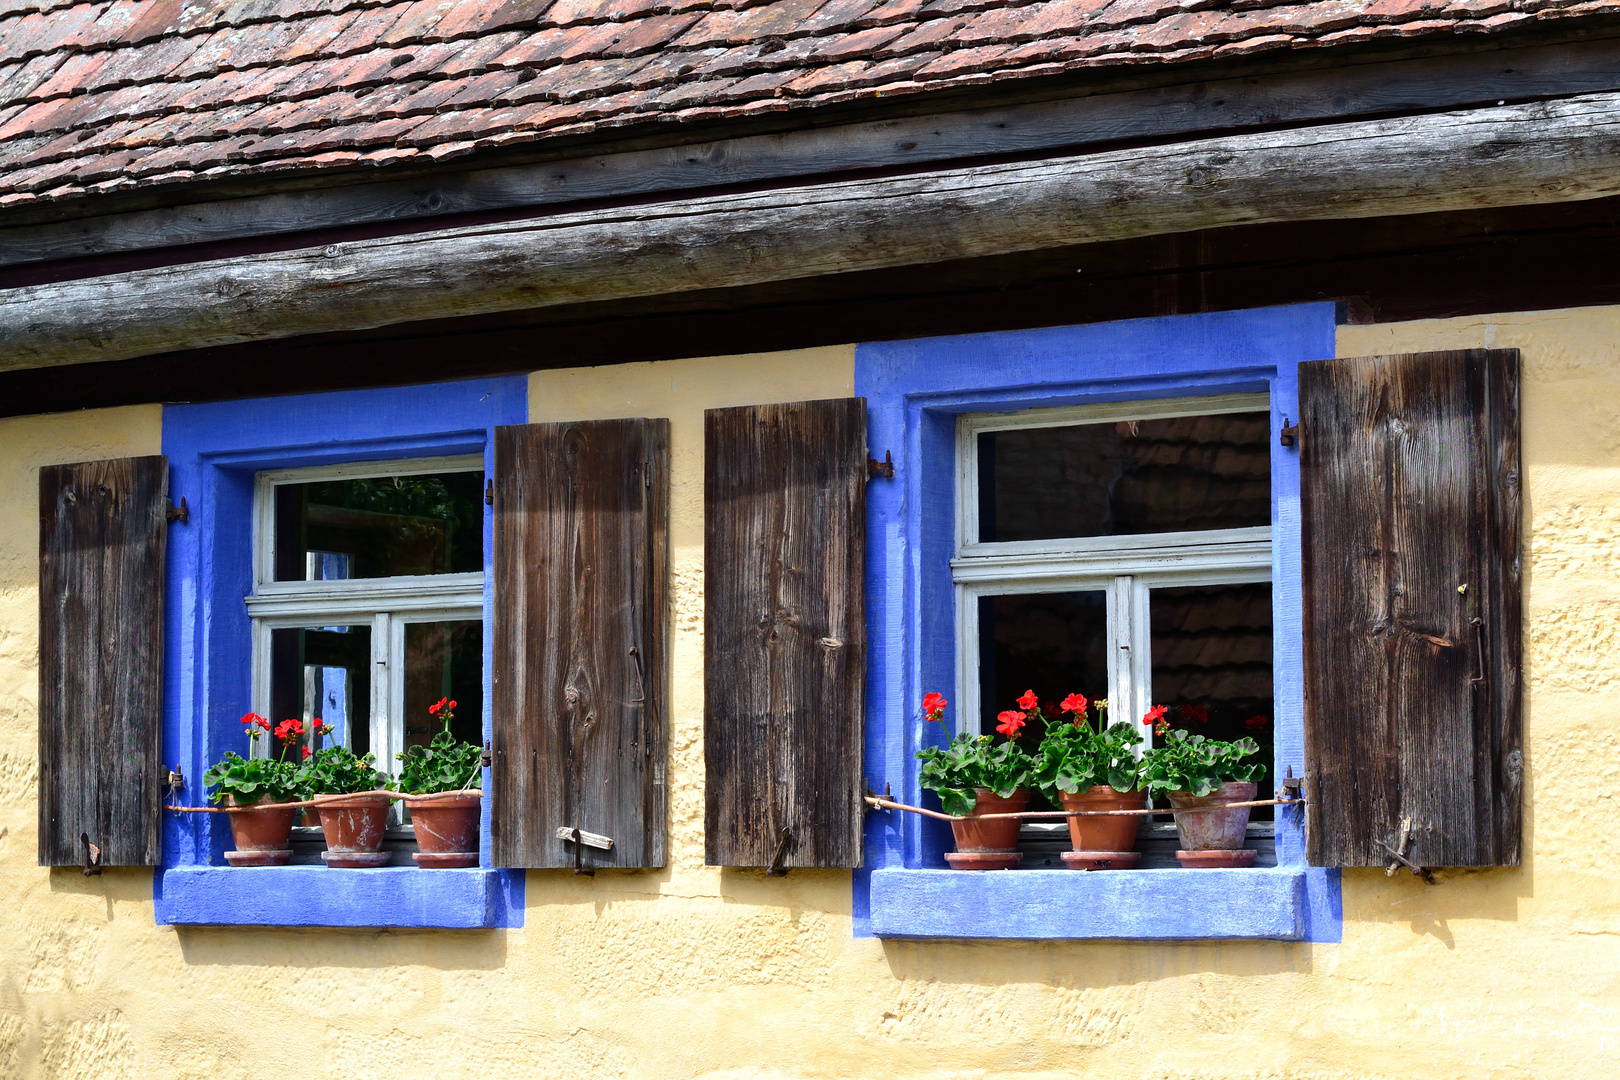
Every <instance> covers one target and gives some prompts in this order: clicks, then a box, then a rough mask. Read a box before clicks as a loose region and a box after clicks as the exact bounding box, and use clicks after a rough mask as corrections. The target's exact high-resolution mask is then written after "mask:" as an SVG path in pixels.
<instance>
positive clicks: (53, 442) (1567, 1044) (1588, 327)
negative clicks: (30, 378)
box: [0, 309, 1620, 1080]
mask: <svg viewBox="0 0 1620 1080" xmlns="http://www.w3.org/2000/svg"><path fill="white" fill-rule="evenodd" d="M1479 344H1496V345H1516V346H1518V347H1520V348H1521V349H1523V350H1524V354H1525V362H1526V366H1525V371H1526V382H1525V407H1526V417H1525V435H1526V438H1525V466H1526V477H1527V483H1528V489H1527V495H1528V498H1527V510H1526V512H1527V520H1528V521H1529V522H1530V524H1531V537H1530V542H1529V545H1528V557H1529V560H1530V561H1529V574H1528V578H1529V582H1530V596H1529V602H1528V612H1527V614H1528V634H1529V639H1530V640H1529V649H1528V655H1529V665H1530V671H1529V698H1528V701H1527V710H1526V723H1527V736H1528V738H1527V746H1528V753H1527V757H1528V766H1529V778H1530V779H1529V783H1530V792H1531V799H1532V805H1531V813H1530V815H1529V817H1528V825H1527V828H1528V830H1529V833H1528V840H1529V844H1528V845H1527V851H1528V856H1527V859H1526V864H1525V866H1523V867H1522V868H1519V869H1517V870H1491V871H1475V872H1443V873H1442V874H1441V879H1442V884H1441V885H1439V886H1437V887H1435V888H1432V889H1431V888H1428V887H1426V886H1424V885H1423V884H1421V883H1420V882H1417V881H1416V880H1414V879H1412V878H1410V877H1401V878H1396V879H1386V878H1385V877H1384V875H1383V874H1382V873H1380V872H1378V871H1357V872H1352V873H1348V874H1346V876H1345V890H1344V899H1345V929H1344V942H1343V944H1341V945H1314V946H1313V945H1292V944H1281V943H1276V942H1254V943H1229V944H1221V945H1214V944H1210V945H1205V944H1175V945H1140V944H1073V945H1064V944H1059V945H1021V944H1006V943H1004V944H990V943H986V944H969V943H962V944H939V943H933V944H917V943H904V942H895V943H888V944H885V943H882V942H878V941H874V940H871V939H865V940H855V939H853V938H851V936H850V930H849V919H850V891H849V876H848V874H847V873H839V872H830V871H829V872H804V871H795V872H794V873H793V874H791V875H789V876H788V877H787V878H786V879H783V880H770V879H766V878H765V877H764V876H763V875H762V874H761V873H759V872H750V871H721V870H716V869H711V868H705V867H703V865H702V835H701V822H702V795H701V784H702V773H703V767H702V720H701V706H702V672H701V644H702V627H701V613H702V580H701V567H702V499H701V495H702V455H701V445H702V442H701V440H702V409H703V408H704V407H706V406H713V405H729V404H746V403H751V402H758V401H770V400H791V399H796V398H809V397H826V396H837V395H841V394H847V393H849V392H850V386H851V382H852V371H853V361H852V355H851V350H848V349H831V350H820V351H817V352H813V353H802V354H793V355H788V356H764V357H732V358H722V359H714V360H694V361H682V362H674V363H660V364H653V365H631V366H625V367H614V368H598V369H591V370H574V371H553V372H546V373H543V374H539V375H536V376H534V377H533V379H532V381H531V407H532V409H533V416H534V419H536V420H545V419H561V418H582V417H612V416H640V415H667V416H669V417H670V418H671V420H672V438H673V446H672V451H673V457H674V466H675V477H674V501H673V508H672V512H673V515H674V520H673V523H672V524H673V527H672V541H673V545H674V574H675V628H676V639H675V642H674V649H673V654H672V655H673V664H674V670H675V686H674V708H673V737H672V751H671V753H672V761H671V769H670V777H671V787H672V794H673V797H672V800H671V810H670V815H671V823H670V827H671V838H672V851H673V855H672V859H671V866H670V867H669V868H668V869H666V870H663V871H656V872H654V871H648V872H630V873H611V872H608V873H599V874H598V875H597V876H596V877H595V878H594V879H589V878H585V879H576V878H574V877H573V876H572V875H570V874H567V873H533V874H530V875H529V885H528V911H527V926H526V927H525V928H524V929H521V930H513V931H495V932H490V933H450V932H432V931H428V932H366V931H314V932H308V931H305V932H299V931H290V930H181V931H176V930H175V929H173V928H157V927H154V926H153V925H152V904H151V885H150V875H149V874H145V873H124V872H118V873H109V874H108V875H106V876H105V877H103V878H98V879H85V878H83V877H80V876H79V875H78V874H77V872H75V871H71V870H67V871H45V870H41V869H39V868H37V867H35V865H34V843H35V837H34V813H35V810H34V800H33V788H32V784H33V769H34V750H33V747H34V724H35V713H34V699H35V686H34V679H35V672H34V663H35V649H36V645H35V637H36V613H35V604H36V599H35V596H34V591H33V590H34V588H35V570H34V559H35V550H36V543H37V540H36V537H35V534H34V522H35V510H34V506H33V500H34V498H35V495H34V490H35V488H34V485H35V473H34V470H35V469H36V467H37V466H38V464H40V463H42V462H46V461H66V460H77V459H81V458H86V457H93V456H98V455H104V454H123V453H150V452H154V450H155V447H156V445H157V414H156V411H155V410H121V411H118V412H105V413H90V414H80V415H76V416H66V417H49V418H41V419H29V420H5V421H0V506H3V509H4V511H5V512H4V513H0V735H3V736H4V738H3V739H0V753H3V754H4V755H6V756H4V757H0V830H4V831H3V832H0V943H3V944H0V1077H10V1076H27V1077H35V1076H53V1077H54V1076H62V1077H69V1076H71V1077H123V1076H136V1075H140V1076H161V1077H229V1078H235V1077H247V1076H264V1075H272V1076H274V1075H281V1076H287V1077H295V1076H296V1077H331V1078H338V1077H343V1078H355V1080H359V1078H369V1077H380V1078H387V1080H400V1078H402V1077H407V1076H419V1075H451V1074H453V1075H457V1076H476V1075H493V1076H503V1077H504V1076H543V1077H548V1078H551V1077H556V1078H563V1080H567V1078H571V1077H586V1076H589V1077H621V1076H623V1077H659V1078H662V1077H671V1078H680V1080H686V1078H703V1080H720V1078H725V1080H743V1078H749V1080H789V1078H801V1077H802V1078H818V1080H820V1078H838V1077H862V1078H864V1077H874V1076H881V1077H885V1078H894V1080H902V1078H910V1077H916V1078H924V1077H926V1078H930V1080H936V1078H938V1080H943V1078H958V1077H961V1078H966V1077H974V1078H995V1077H1019V1078H1025V1080H1046V1078H1057V1077H1072V1076H1076V1075H1084V1076H1087V1077H1099V1078H1113V1077H1119V1078H1130V1080H1159V1078H1163V1080H1172V1078H1174V1080H1204V1078H1209V1080H1215V1078H1237V1077H1244V1078H1250V1077H1254V1078H1262V1080H1283V1078H1287V1080H1329V1078H1332V1080H1339V1078H1344V1080H1351V1078H1354V1080H1382V1078H1394V1077H1400V1078H1403V1080H1407V1078H1411V1077H1446V1078H1451V1077H1457V1078H1463V1077H1469V1078H1472V1077H1487V1076H1524V1077H1549V1078H1555V1077H1559V1078H1561V1077H1571V1078H1573V1077H1590V1076H1605V1075H1608V1074H1610V1073H1612V1072H1613V1071H1614V1068H1615V1065H1616V1063H1617V1062H1620V1052H1617V1051H1616V1049H1615V1046H1616V1043H1617V1040H1620V1016H1617V1009H1620V995H1617V994H1616V986H1615V980H1616V975H1615V972H1616V971H1617V970H1620V947H1617V946H1620V889H1617V888H1615V886H1614V885H1613V884H1612V880H1613V875H1612V869H1611V867H1612V863H1613V861H1614V858H1615V856H1616V855H1617V854H1620V850H1617V849H1620V844H1617V842H1616V841H1615V840H1614V839H1613V837H1612V830H1610V829H1609V828H1608V824H1609V822H1610V820H1611V819H1612V818H1613V817H1614V814H1615V807H1614V797H1613V790H1614V783H1613V780H1614V778H1615V776H1616V774H1617V773H1620V743H1617V740H1616V737H1615V735H1614V731H1615V727H1616V724H1617V722H1620V708H1617V707H1616V706H1615V705H1613V704H1612V702H1613V699H1614V695H1613V693H1612V692H1611V691H1612V689H1613V688H1614V687H1615V686H1616V685H1620V655H1617V654H1616V653H1615V651H1614V650H1613V649H1612V648H1611V647H1610V646H1611V644H1612V643H1615V642H1620V577H1617V576H1616V574H1615V571H1616V570H1617V569H1620V554H1616V552H1620V404H1617V403H1620V309H1605V310H1593V311H1579V312H1570V313H1563V314H1552V315H1523V316H1512V317H1504V318H1503V319H1500V320H1478V319H1474V320H1455V321H1450V322H1436V323H1418V324H1409V325H1401V326H1382V327H1347V328H1344V329H1343V330H1342V331H1341V336H1340V352H1341V354H1343V355H1355V354H1361V353H1369V352H1390V351H1401V350H1410V349H1427V348H1453V347H1459V346H1463V345H1479ZM1574 805H1579V806H1581V807H1584V808H1586V809H1585V810H1584V816H1583V817H1577V816H1575V815H1572V814H1569V813H1566V812H1564V811H1563V810H1562V808H1563V807H1566V806H1574ZM1538 806H1539V808H1540V809H1541V810H1542V813H1540V814H1537V813H1535V812H1534V811H1535V810H1536V808H1537V807H1538Z"/></svg>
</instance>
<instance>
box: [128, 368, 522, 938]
mask: <svg viewBox="0 0 1620 1080" xmlns="http://www.w3.org/2000/svg"><path fill="white" fill-rule="evenodd" d="M527 420H528V380H527V379H526V378H523V377H521V376H518V377H513V378H503V379H478V380H469V381H464V382H450V383H440V384H435V385H431V386H414V387H399V388H391V389H385V390H356V391H345V392H340V393H331V394H309V395H300V396H293V397H278V398H261V399H256V400H251V401H232V402H221V403H218V404H208V405H174V406H166V407H165V408H164V410H163V452H164V453H165V454H166V455H168V458H169V466H170V470H171V476H170V480H169V490H170V494H171V497H172V498H173V499H174V500H175V502H177V503H178V502H179V500H180V499H181V498H182V497H185V498H186V500H187V502H188V505H189V506H190V507H191V520H190V522H189V523H188V524H183V525H176V526H175V527H174V528H173V529H172V530H171V531H170V534H169V562H168V568H167V574H168V584H167V588H166V592H165V597H164V601H165V612H164V621H165V627H164V632H165V652H164V705H163V760H164V761H165V762H167V763H170V764H176V763H178V764H179V765H180V766H181V769H182V771H183V772H184V774H185V776H186V778H187V784H188V787H187V790H186V793H185V796H186V799H187V800H188V801H197V800H201V799H202V798H203V792H202V789H201V785H200V778H201V776H202V774H203V770H205V769H206V768H207V767H208V766H209V765H210V764H211V763H212V762H214V761H215V760H217V759H218V758H219V756H220V754H222V753H224V752H225V751H226V750H235V751H237V752H238V753H241V752H243V747H244V740H243V737H242V725H241V722H240V718H241V716H242V714H243V713H245V712H247V711H248V709H249V708H250V705H251V696H252V694H251V682H250V680H251V662H252V643H251V638H250V623H249V620H248V616H247V608H246V606H245V605H244V603H243V598H244V597H245V596H247V595H248V594H249V593H251V592H252V590H253V569H252V555H253V548H252V545H253V521H252V517H253V482H254V474H255V473H257V472H259V471H261V470H265V469H286V468H299V467H304V466H314V465H331V464H337V463H340V462H351V461H382V460H390V459H400V458H423V457H443V456H449V455H457V454H482V455H484V462H485V468H486V470H487V469H489V468H490V467H491V464H492V462H491V459H490V455H491V454H492V453H493V446H494V438H493V429H494V428H495V427H496V426H498V425H503V424H521V423H525V422H527ZM493 547H494V545H493V538H492V536H491V519H490V515H489V514H488V513H487V512H486V514H485V517H484V572H485V576H486V577H485V580H486V581H490V580H493V576H492V575H491V574H490V559H491V555H492V552H493ZM490 603H491V600H490V591H489V588H488V587H487V586H486V588H485V592H484V618H485V625H488V624H489V620H490V614H491V613H490ZM491 648H492V642H491V640H490V636H489V635H488V634H485V635H484V673H485V674H484V678H485V680H486V681H485V693H484V701H485V713H484V732H485V735H486V737H487V736H488V734H489V730H490V719H489V711H488V710H489V705H488V703H489V701H490V694H489V687H488V679H489V671H490V660H491V657H490V649H491ZM489 779H490V778H489V776H488V774H487V773H486V774H485V777H484V784H485V788H486V790H487V789H488V785H489ZM482 837H483V839H482V844H483V851H482V854H481V862H482V865H483V866H484V867H488V866H489V863H490V854H489V800H488V799H485V800H484V822H483V830H482ZM229 845H230V826H229V824H228V823H227V822H226V820H225V818H224V815H221V814H164V822H163V860H164V861H163V868H162V870H161V872H159V873H158V874H157V875H156V879H155V882H154V889H153V891H154V895H155V898H156V901H157V921H158V923H160V924H171V923H172V924H182V925H233V926H355V927H396V926H397V927H413V926H414V927H442V928H488V927H502V926H522V925H523V910H524V893H523V885H524V878H523V872H522V871H519V870H493V869H468V870H418V869H416V868H414V867H399V868H388V869H381V870H336V869H329V868H327V867H320V866H284V867H256V868H234V867H227V866H225V865H224V857H223V856H224V852H225V851H226V850H227V848H228V847H229Z"/></svg>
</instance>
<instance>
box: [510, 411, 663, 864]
mask: <svg viewBox="0 0 1620 1080" xmlns="http://www.w3.org/2000/svg"><path fill="white" fill-rule="evenodd" d="M668 505H669V421H668V420H661V419H660V420H598V421H590V422H581V423H565V424H529V425H518V426H512V427H502V428H497V429H496V432H495V552H494V564H495V613H494V628H495V629H494V671H493V673H492V685H493V688H494V698H493V708H492V714H493V720H494V755H495V757H494V766H495V767H494V770H493V773H492V776H491V781H490V783H491V795H490V797H491V799H492V800H493V802H492V805H491V830H490V840H491V848H492V851H493V856H494V862H495V865H496V866H510V867H537V868H544V867H571V866H573V865H575V862H574V859H575V852H574V846H573V844H572V843H570V842H567V841H564V840H561V839H559V838H558V835H557V830H558V829H559V828H564V829H569V830H572V829H575V828H578V829H581V830H583V831H584V832H590V833H597V834H601V835H605V836H609V837H612V839H613V847H612V848H611V849H609V850H602V849H599V848H595V847H590V846H586V847H585V848H584V849H583V852H582V855H581V863H582V864H583V865H584V866H588V867H621V868H635V867H657V866H663V865H664V861H665V816H666V814H665V807H666V785H665V770H666V757H667V735H666V709H667V687H668V683H669V678H668V660H667V621H668V614H667V603H668V602H667V593H668V576H669V575H668V559H669V555H668V548H669V544H668V530H669V525H668V522H669V513H668Z"/></svg>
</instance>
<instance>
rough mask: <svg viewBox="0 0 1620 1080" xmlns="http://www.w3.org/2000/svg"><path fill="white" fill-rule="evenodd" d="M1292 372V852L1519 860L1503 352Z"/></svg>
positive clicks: (1512, 355)
mask: <svg viewBox="0 0 1620 1080" xmlns="http://www.w3.org/2000/svg"><path fill="white" fill-rule="evenodd" d="M1299 375H1300V382H1299V387H1300V410H1301V413H1302V429H1301V441H1300V477H1301V496H1302V501H1303V554H1304V575H1305V581H1304V616H1305V640H1304V654H1305V743H1306V760H1307V764H1306V773H1307V787H1306V792H1307V797H1308V799H1309V801H1308V802H1307V804H1306V828H1307V856H1308V858H1309V860H1310V862H1311V863H1313V864H1315V865H1327V866H1384V865H1387V864H1388V863H1389V862H1390V861H1391V859H1390V856H1389V853H1388V852H1387V851H1386V850H1385V849H1384V848H1383V847H1382V846H1380V842H1382V843H1385V844H1390V845H1391V846H1395V845H1397V844H1398V843H1399V839H1398V838H1399V836H1400V833H1401V829H1402V823H1403V821H1406V820H1410V822H1411V841H1410V845H1411V846H1410V847H1409V848H1408V849H1407V851H1406V855H1407V856H1408V857H1409V858H1410V859H1412V860H1413V861H1414V862H1416V863H1418V864H1420V865H1423V866H1499V865H1517V864H1518V862H1519V859H1520V842H1521V841H1520V833H1521V822H1522V815H1523V810H1522V796H1523V792H1522V779H1523V753H1522V743H1521V729H1520V693H1521V688H1520V658H1521V649H1522V645H1521V636H1520V635H1521V613H1520V585H1521V582H1520V556H1521V540H1520V492H1519V397H1518V395H1519V389H1518V388H1519V355H1518V353H1517V352H1516V351H1513V350H1475V351H1462V352H1439V353H1418V354H1404V355H1397V356H1377V357H1361V358H1356V359H1344V360H1323V361H1314V362H1311V363H1305V364H1301V365H1300V367H1299ZM1464 586H1466V587H1464Z"/></svg>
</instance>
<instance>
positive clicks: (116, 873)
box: [51, 866, 152, 922]
mask: <svg viewBox="0 0 1620 1080" xmlns="http://www.w3.org/2000/svg"><path fill="white" fill-rule="evenodd" d="M51 892H53V893H67V894H74V895H79V896H99V897H101V898H102V900H104V901H105V902H106V905H107V921H108V922H112V921H113V920H114V919H115V918H116V917H117V915H116V911H115V909H114V907H113V904H114V902H115V901H116V902H117V903H121V904H136V905H142V904H144V905H147V906H146V907H144V908H140V909H139V910H141V911H142V912H143V913H144V917H145V918H147V919H148V920H150V919H151V906H150V905H151V903H152V868H151V867H149V866H126V867H108V868H107V869H105V870H103V871H102V872H101V873H100V874H97V875H95V876H93V877H85V876H84V871H83V870H79V869H76V868H74V867H71V866H53V867H51Z"/></svg>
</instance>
